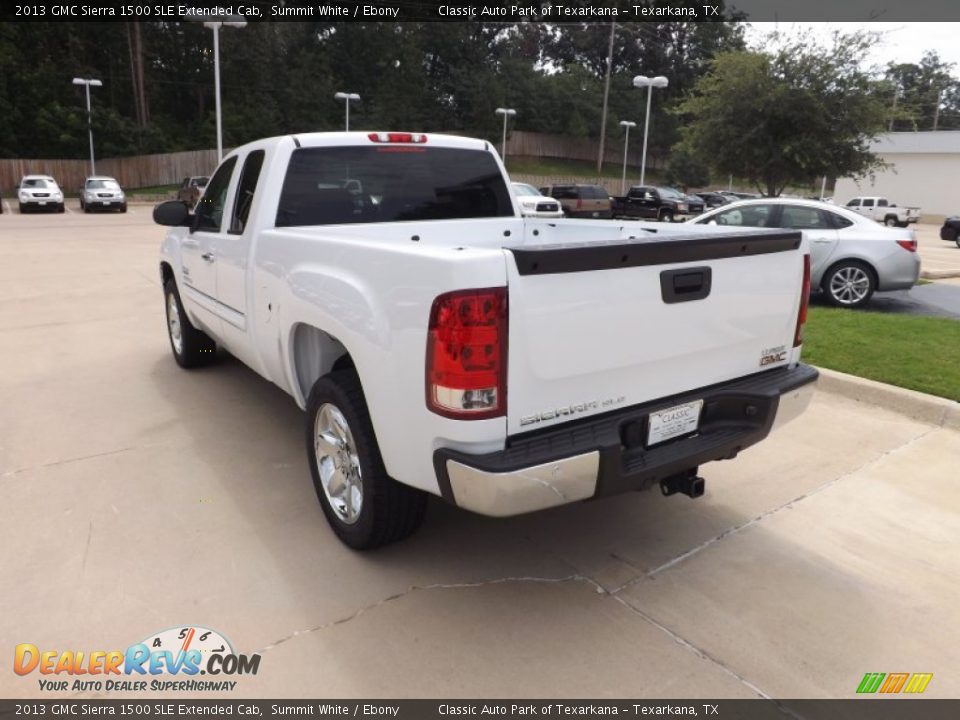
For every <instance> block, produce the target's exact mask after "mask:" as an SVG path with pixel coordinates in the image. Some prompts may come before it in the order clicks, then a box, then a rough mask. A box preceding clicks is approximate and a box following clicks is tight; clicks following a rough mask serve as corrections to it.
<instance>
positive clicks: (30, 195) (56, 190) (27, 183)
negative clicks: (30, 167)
mask: <svg viewBox="0 0 960 720" xmlns="http://www.w3.org/2000/svg"><path fill="white" fill-rule="evenodd" d="M17 199H18V200H19V201H20V212H21V213H25V212H27V211H28V210H33V209H37V210H54V211H56V212H58V213H62V212H63V191H62V190H61V189H60V186H59V185H57V181H56V180H54V179H53V178H52V177H50V176H49V175H24V176H23V179H22V180H21V181H20V189H19V190H18V191H17Z"/></svg>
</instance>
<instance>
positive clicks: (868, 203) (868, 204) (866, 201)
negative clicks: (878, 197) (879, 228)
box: [863, 198, 873, 207]
mask: <svg viewBox="0 0 960 720" xmlns="http://www.w3.org/2000/svg"><path fill="white" fill-rule="evenodd" d="M863 206H864V207H873V198H865V199H864V201H863Z"/></svg>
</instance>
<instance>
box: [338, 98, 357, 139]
mask: <svg viewBox="0 0 960 720" xmlns="http://www.w3.org/2000/svg"><path fill="white" fill-rule="evenodd" d="M333 97H334V99H336V100H343V101H344V102H345V103H346V113H347V116H346V118H345V119H344V123H343V126H344V127H343V129H344V130H345V131H346V132H349V131H350V101H351V100H352V101H353V102H358V101H359V100H360V96H359V95H357V94H356V93H347V92H338V93H336V94H335V95H334V96H333Z"/></svg>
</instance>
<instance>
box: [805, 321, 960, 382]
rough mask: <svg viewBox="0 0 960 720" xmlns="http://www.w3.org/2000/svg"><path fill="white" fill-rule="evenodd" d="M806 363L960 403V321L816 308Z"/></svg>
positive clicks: (807, 337) (808, 327)
mask: <svg viewBox="0 0 960 720" xmlns="http://www.w3.org/2000/svg"><path fill="white" fill-rule="evenodd" d="M803 360H804V362H808V363H811V364H813V365H819V366H821V367H825V368H831V369H833V370H839V371H840V372H845V373H849V374H850V375H859V376H860V377H865V378H869V379H871V380H877V381H879V382H884V383H889V384H891V385H899V386H900V387H905V388H909V389H911V390H919V391H920V392H925V393H930V394H931V395H939V396H941V397H945V398H950V399H951V400H958V401H960V321H957V320H950V319H948V318H931V317H918V316H915V315H888V314H886V313H876V312H863V311H860V310H841V309H838V308H826V307H811V308H810V315H809V318H808V320H807V325H806V327H805V328H804V343H803Z"/></svg>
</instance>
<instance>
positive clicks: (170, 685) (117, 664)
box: [13, 626, 260, 692]
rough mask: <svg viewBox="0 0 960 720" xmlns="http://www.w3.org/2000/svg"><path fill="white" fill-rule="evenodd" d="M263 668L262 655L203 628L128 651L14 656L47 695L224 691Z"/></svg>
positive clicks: (23, 651) (27, 647) (164, 635)
mask: <svg viewBox="0 0 960 720" xmlns="http://www.w3.org/2000/svg"><path fill="white" fill-rule="evenodd" d="M259 669H260V655H257V654H252V655H241V654H238V653H236V652H235V651H234V649H233V645H232V644H231V643H230V641H229V640H227V638H225V637H224V636H223V635H221V634H220V633H218V632H217V631H216V630H211V629H210V628H206V627H201V626H194V627H180V628H170V629H169V630H163V631H162V632H158V633H154V634H152V635H148V636H147V637H146V638H145V639H144V640H143V641H141V642H138V643H134V644H133V645H130V646H129V647H128V648H127V649H126V650H92V651H85V650H63V651H61V650H54V649H46V648H39V647H37V646H36V645H33V644H31V643H21V644H19V645H17V646H16V648H15V649H14V654H13V671H14V672H15V673H16V674H17V675H22V676H30V675H33V674H34V673H36V674H38V675H40V677H39V678H37V682H38V683H39V686H40V689H41V690H44V691H71V692H74V691H97V692H118V691H134V692H142V691H145V690H165V691H184V692H197V691H220V692H223V691H230V690H233V689H234V688H235V687H236V685H237V681H236V680H232V679H229V678H232V677H236V676H238V675H256V674H257V671H258V670H259ZM64 676H72V678H71V679H67V678H66V677H64ZM200 676H203V677H202V678H201V677H200Z"/></svg>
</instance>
